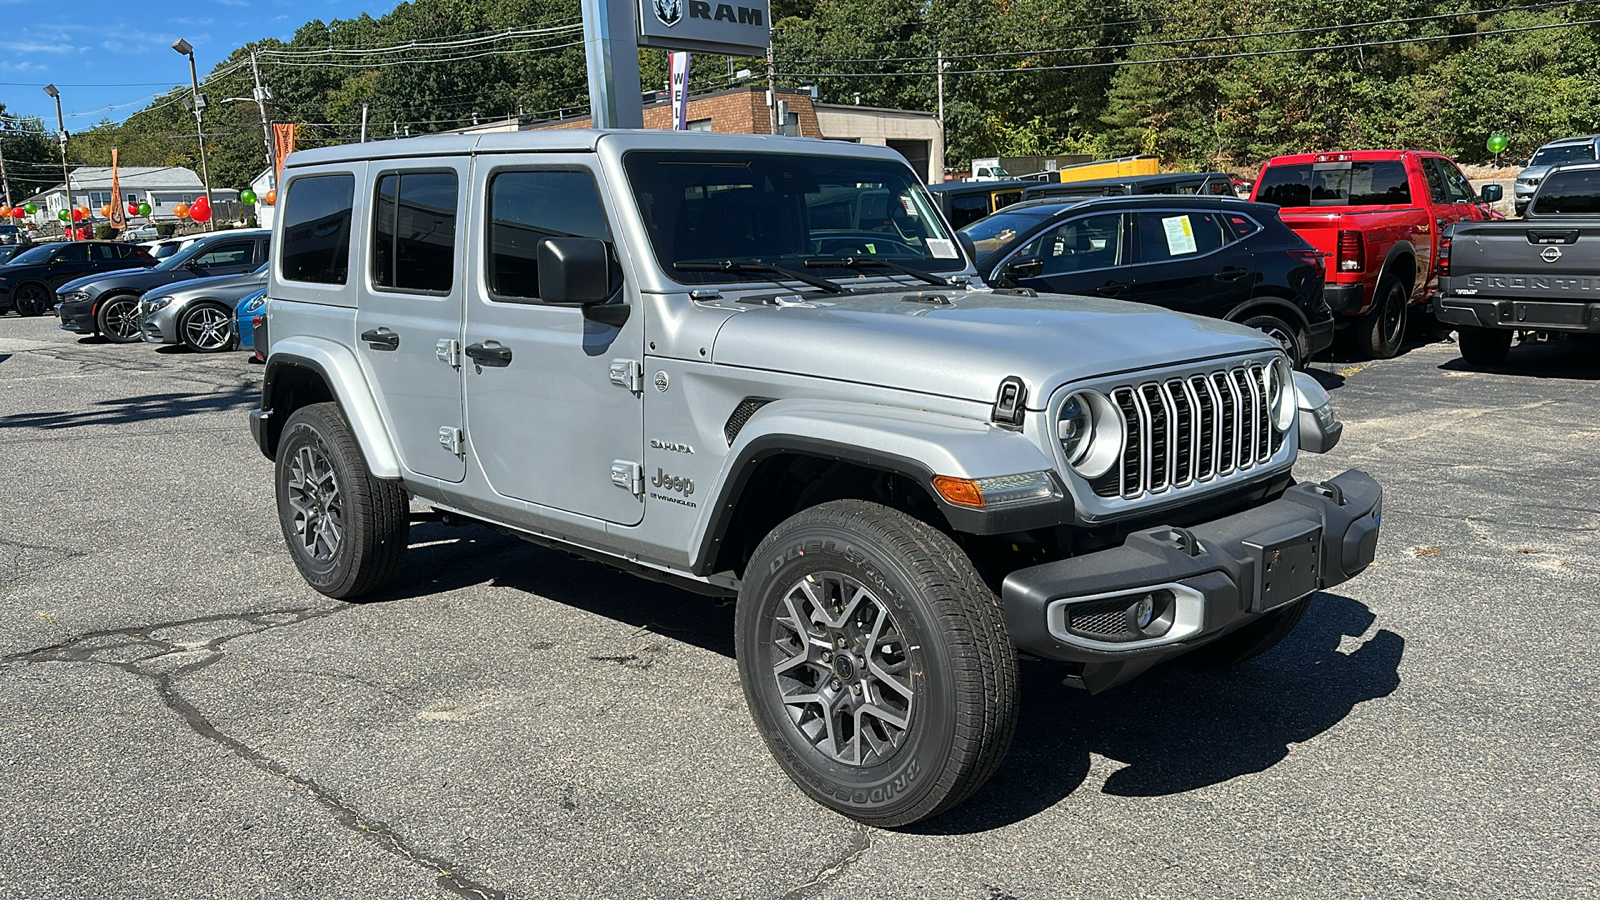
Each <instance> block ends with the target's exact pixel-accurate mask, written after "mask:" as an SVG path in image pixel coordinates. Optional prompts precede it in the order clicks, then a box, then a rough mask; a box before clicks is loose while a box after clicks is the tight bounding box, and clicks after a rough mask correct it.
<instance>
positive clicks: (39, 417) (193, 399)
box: [0, 384, 260, 430]
mask: <svg viewBox="0 0 1600 900" xmlns="http://www.w3.org/2000/svg"><path fill="white" fill-rule="evenodd" d="M259 395H260V388H259V387H257V386H256V385H253V384H239V385H236V386H234V387H232V388H229V389H228V390H225V391H221V392H219V393H215V394H192V393H171V394H146V395H144V396H142V397H119V398H118V399H116V400H102V401H100V402H98V403H94V404H92V405H90V406H88V407H87V408H84V409H70V410H59V411H54V412H33V413H17V414H15V415H9V416H0V428H44V429H48V430H56V429H62V428H81V427H83V426H85V425H126V424H129V423H133V422H147V421H150V420H152V419H174V418H178V417H180V416H190V415H194V414H196V413H208V412H226V411H228V410H234V409H244V408H246V407H254V406H255V405H256V403H257V401H258V399H259Z"/></svg>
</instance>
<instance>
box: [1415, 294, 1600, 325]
mask: <svg viewBox="0 0 1600 900" xmlns="http://www.w3.org/2000/svg"><path fill="white" fill-rule="evenodd" d="M1429 306H1430V308H1432V310H1433V315H1434V317H1435V318H1437V319H1438V320H1439V321H1440V322H1444V323H1445V324H1447V325H1459V326H1465V327H1468V328H1498V329H1503V330H1507V331H1510V330H1518V331H1566V332H1571V333H1573V334H1600V302H1597V303H1583V302H1576V303H1574V302H1568V303H1549V302H1542V301H1538V300H1476V299H1471V300H1469V299H1464V298H1461V297H1447V296H1445V295H1444V294H1437V293H1436V294H1434V295H1433V300H1432V302H1431V303H1429Z"/></svg>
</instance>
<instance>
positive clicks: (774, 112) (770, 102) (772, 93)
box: [767, 44, 778, 134]
mask: <svg viewBox="0 0 1600 900" xmlns="http://www.w3.org/2000/svg"><path fill="white" fill-rule="evenodd" d="M767 112H769V113H770V114H771V116H770V118H771V120H772V133H773V134H777V133H778V64H777V63H776V62H774V61H773V56H772V45H771V44H768V45H767Z"/></svg>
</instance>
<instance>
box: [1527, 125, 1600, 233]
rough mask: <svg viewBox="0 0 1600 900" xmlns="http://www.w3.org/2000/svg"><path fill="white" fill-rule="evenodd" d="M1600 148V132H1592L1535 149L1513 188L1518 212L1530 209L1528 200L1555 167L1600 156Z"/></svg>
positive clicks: (1592, 159) (1590, 160) (1591, 159)
mask: <svg viewBox="0 0 1600 900" xmlns="http://www.w3.org/2000/svg"><path fill="white" fill-rule="evenodd" d="M1597 150H1600V135H1597V134H1591V135H1586V136H1584V137H1571V138H1562V139H1561V140H1559V141H1551V142H1550V143H1548V144H1545V145H1544V146H1542V147H1540V148H1539V149H1538V150H1536V151H1534V154H1533V158H1532V159H1530V160H1528V165H1527V166H1526V167H1524V168H1523V170H1522V171H1521V172H1518V173H1517V184H1516V187H1515V189H1514V190H1513V191H1512V197H1511V204H1512V206H1514V207H1515V208H1516V211H1517V215H1519V216H1520V215H1522V214H1523V212H1525V211H1526V210H1527V208H1528V201H1530V200H1532V199H1533V193H1534V191H1537V190H1538V189H1539V182H1541V181H1543V180H1544V176H1545V175H1547V174H1549V172H1550V170H1551V169H1552V168H1554V167H1555V166H1560V165H1565V164H1567V163H1575V162H1594V161H1595V160H1596V159H1597V158H1600V153H1597Z"/></svg>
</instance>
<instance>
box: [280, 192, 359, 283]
mask: <svg viewBox="0 0 1600 900" xmlns="http://www.w3.org/2000/svg"><path fill="white" fill-rule="evenodd" d="M355 195H356V177H355V176H354V175H350V174H343V175H308V176H305V177H303V178H296V179H295V180H294V181H291V182H289V188H288V191H287V192H286V194H285V197H284V201H283V254H282V257H281V259H282V261H281V262H280V264H279V265H280V269H279V274H280V275H281V276H282V277H283V278H284V279H286V280H288V281H309V282H311V283H313V284H344V283H345V282H346V281H347V280H348V278H349V274H350V216H351V209H352V207H353V206H354V203H355Z"/></svg>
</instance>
